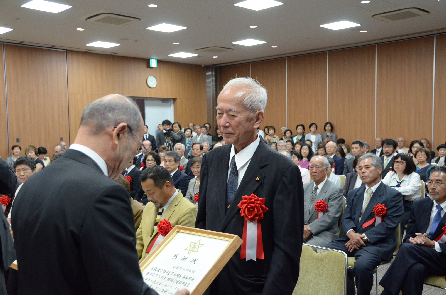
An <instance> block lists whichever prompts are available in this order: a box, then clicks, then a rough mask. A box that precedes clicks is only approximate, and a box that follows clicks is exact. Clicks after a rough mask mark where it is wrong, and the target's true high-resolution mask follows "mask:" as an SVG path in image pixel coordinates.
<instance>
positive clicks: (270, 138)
mask: <svg viewBox="0 0 446 295" xmlns="http://www.w3.org/2000/svg"><path fill="white" fill-rule="evenodd" d="M275 133H276V128H275V127H274V126H269V128H268V133H266V134H265V141H266V143H267V144H271V143H272V142H278V141H279V136H277V135H276V134H275Z"/></svg>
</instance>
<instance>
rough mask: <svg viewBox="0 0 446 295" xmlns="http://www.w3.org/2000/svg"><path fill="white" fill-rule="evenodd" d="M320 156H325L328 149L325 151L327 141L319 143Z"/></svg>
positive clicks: (318, 152)
mask: <svg viewBox="0 0 446 295" xmlns="http://www.w3.org/2000/svg"><path fill="white" fill-rule="evenodd" d="M316 154H318V155H319V156H325V154H326V151H325V142H324V141H322V142H320V143H319V144H318V145H317V153H316Z"/></svg>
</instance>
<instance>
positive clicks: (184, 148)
mask: <svg viewBox="0 0 446 295" xmlns="http://www.w3.org/2000/svg"><path fill="white" fill-rule="evenodd" d="M177 145H179V146H181V149H182V150H183V151H185V150H186V147H185V146H184V144H182V143H181V142H179V143H177V144H176V145H175V146H177Z"/></svg>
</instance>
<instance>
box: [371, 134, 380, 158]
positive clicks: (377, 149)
mask: <svg viewBox="0 0 446 295" xmlns="http://www.w3.org/2000/svg"><path fill="white" fill-rule="evenodd" d="M382 142H383V140H382V138H381V137H377V138H375V148H374V149H373V150H371V151H370V152H371V153H372V154H375V155H377V156H378V157H381V156H382V155H383V147H382Z"/></svg>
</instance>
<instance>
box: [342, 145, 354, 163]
mask: <svg viewBox="0 0 446 295" xmlns="http://www.w3.org/2000/svg"><path fill="white" fill-rule="evenodd" d="M342 149H343V150H344V153H345V161H346V162H347V160H348V159H352V158H354V157H355V156H353V154H352V153H351V150H350V146H349V145H348V144H344V145H343V146H342ZM344 167H345V165H344Z"/></svg>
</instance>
